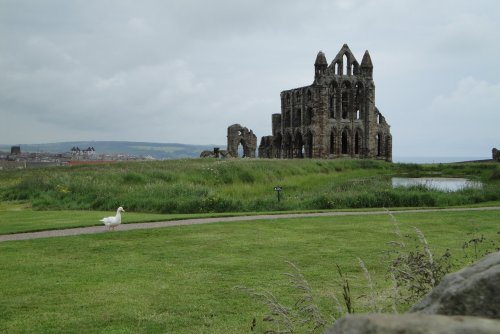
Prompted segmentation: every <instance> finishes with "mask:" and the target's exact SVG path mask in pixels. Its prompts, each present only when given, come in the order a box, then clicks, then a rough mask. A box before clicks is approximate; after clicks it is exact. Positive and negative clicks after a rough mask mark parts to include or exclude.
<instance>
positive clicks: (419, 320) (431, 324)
mask: <svg viewBox="0 0 500 334" xmlns="http://www.w3.org/2000/svg"><path fill="white" fill-rule="evenodd" d="M325 333H326V334H454V333H456V334H498V333H500V321H499V320H493V319H485V318H479V317H464V316H453V317H450V316H443V315H426V314H403V315H388V314H362V315H347V316H345V317H343V318H341V319H339V320H338V321H337V322H336V323H335V325H334V326H333V327H331V328H330V329H328V330H327V331H326V332H325Z"/></svg>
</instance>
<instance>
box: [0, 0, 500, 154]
mask: <svg viewBox="0 0 500 334" xmlns="http://www.w3.org/2000/svg"><path fill="white" fill-rule="evenodd" d="M0 7H1V8H2V11H0V50H2V51H1V52H0V73H2V75H0V114H1V116H2V119H12V120H16V121H17V122H24V123H23V124H29V125H30V126H31V127H34V129H33V131H30V133H29V134H26V133H23V135H22V136H20V135H19V134H16V133H21V131H17V132H16V131H14V130H13V129H9V131H2V132H1V133H0V142H4V143H19V142H47V141H61V140H73V139H82V140H88V139H93V140H99V139H115V140H118V139H120V140H123V139H126V140H140V141H146V140H153V141H161V142H172V141H176V142H185V143H203V142H209V143H214V144H224V143H225V134H226V128H227V126H228V125H230V124H232V123H241V124H243V125H245V126H247V127H250V128H252V129H253V130H254V132H255V133H256V134H257V135H258V136H263V135H267V134H269V133H270V132H271V125H270V123H271V114H272V113H276V112H279V111H280V101H279V93H280V92H281V91H282V90H285V89H289V88H293V87H299V86H303V85H308V84H310V83H311V82H312V79H313V62H314V59H315V56H316V53H317V52H318V51H319V50H323V51H325V53H326V55H327V59H328V60H329V61H331V60H332V59H333V57H334V56H335V55H336V53H337V52H338V50H339V49H340V47H341V46H342V44H343V43H348V44H349V46H350V47H351V49H352V50H353V51H354V53H355V56H356V57H357V58H358V60H360V59H361V57H362V55H363V52H364V50H365V49H369V50H370V54H371V55H372V60H373V62H374V66H375V69H374V75H375V84H376V85H377V105H378V107H379V108H380V109H381V111H382V113H383V114H384V115H385V116H386V118H387V120H388V121H389V123H390V124H391V125H392V130H393V134H394V151H395V152H394V155H395V156H397V155H402V154H404V155H426V154H427V153H428V151H429V150H428V149H424V146H423V145H424V144H425V145H432V149H433V150H434V153H433V154H436V155H439V154H446V153H448V152H450V149H451V148H450V146H453V145H454V143H457V142H458V140H459V139H460V140H461V138H462V137H460V136H461V135H460V134H457V131H453V129H451V127H450V129H449V130H444V133H442V132H440V131H439V130H438V129H439V127H437V126H435V127H432V126H431V127H427V124H428V123H429V122H431V121H430V120H432V119H436V120H438V121H439V122H442V120H443V118H442V117H444V116H442V114H440V113H445V112H446V113H456V114H460V113H462V112H467V109H469V108H470V107H469V106H471V105H472V103H475V102H474V101H475V100H476V99H481V101H483V102H484V103H481V104H480V106H481V107H480V108H479V109H478V110H475V113H476V114H477V115H480V119H484V120H488V122H489V123H494V122H496V124H498V119H497V118H496V116H495V115H492V114H491V108H493V107H492V106H493V105H494V104H493V102H491V101H492V100H493V101H495V99H493V98H492V96H493V95H494V94H497V90H496V87H497V86H498V84H499V81H498V77H497V74H498V72H499V67H498V66H499V65H497V61H496V57H497V55H498V53H499V46H498V45H497V44H498V43H494V41H496V40H498V39H499V37H500V36H498V35H499V34H500V28H499V22H500V14H499V8H500V6H499V5H497V4H496V3H495V2H489V1H485V0H483V1H477V2H474V3H470V2H467V1H452V0H446V1H440V2H431V1H424V2H422V1H416V0H408V1H396V0H376V1H375V0H367V1H362V0H356V1H345V0H339V1H330V0H319V1H315V2H314V3H311V2H308V1H300V0H297V1H284V0H280V1H264V0H258V1H230V0H214V1H210V2H204V1H196V0H187V1H170V0H167V1H160V0H156V1H154V0H149V1H141V2H137V1H132V0H125V1H123V0H120V1H119V0H111V1H83V0H74V1H63V0H59V1H56V0H53V1H51V0H46V1H34V0H33V1H31V0H24V1H23V0H18V1H6V0H0ZM495 73H496V74H495ZM467 78H468V79H467ZM467 80H469V81H467ZM467 82H468V83H469V86H468V87H469V91H468V93H467V94H466V93H463V94H462V95H461V96H462V97H461V98H458V96H457V95H456V94H458V93H457V92H460V87H462V86H461V85H464V84H466V83H467ZM479 92H482V94H479ZM488 101H489V102H488ZM447 117H449V116H447ZM431 123H432V122H431ZM467 124H468V122H467V120H463V121H462V120H461V118H460V120H459V121H458V124H457V129H463V127H465V126H467ZM431 125H432V124H431ZM35 128H36V129H35ZM422 128H426V129H431V128H432V129H433V131H434V132H433V133H429V131H430V130H427V131H426V132H427V133H428V135H427V136H426V137H427V138H433V141H434V142H431V144H427V143H428V142H430V141H426V140H425V138H422V137H421V136H420V137H417V136H418V134H419V132H421V131H422ZM477 128H478V130H477V131H478V133H481V135H478V136H477V137H478V138H484V139H483V141H484V142H486V141H488V143H486V144H485V145H489V146H492V145H497V146H498V144H496V143H494V140H497V141H498V140H499V138H498V137H496V132H493V130H492V129H491V127H490V126H489V125H487V124H483V123H482V122H478V123H477ZM55 129H58V130H55ZM460 131H462V130H460ZM409 134H414V135H412V136H409ZM444 134H446V136H444ZM441 135H443V137H446V138H452V140H451V141H450V142H445V140H444V139H443V140H440V141H439V140H437V139H436V138H440V136H441ZM453 138H455V139H456V140H453ZM436 141H437V142H438V143H436ZM415 142H422V143H423V144H422V145H414V143H415ZM474 145H475V146H474V147H467V149H465V146H466V145H465V144H461V147H462V148H463V149H464V152H463V154H464V155H469V154H472V153H474V152H476V151H477V150H478V149H477V147H478V145H479V143H476V144H474ZM454 149H457V150H458V151H460V148H454ZM485 154H488V152H485Z"/></svg>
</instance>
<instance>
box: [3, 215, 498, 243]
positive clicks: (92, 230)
mask: <svg viewBox="0 0 500 334" xmlns="http://www.w3.org/2000/svg"><path fill="white" fill-rule="evenodd" d="M494 210H500V207H498V206H495V207H484V208H450V209H416V210H397V211H380V210H379V211H336V212H316V213H290V214H276V215H256V216H237V217H219V218H196V219H183V220H171V221H162V222H154V223H134V224H122V225H120V226H118V227H117V228H116V231H131V230H143V229H148V228H163V227H171V226H182V225H196V224H209V223H220V222H241V221H251V220H264V219H284V218H304V217H331V216H366V215H383V214H386V213H387V212H390V213H391V214H394V215H397V214H399V213H424V212H463V211H494ZM106 232H109V231H108V230H107V229H106V228H105V227H104V226H90V227H78V228H69V229H64V230H51V231H41V232H28V233H16V234H5V235H0V242H3V241H13V240H29V239H39V238H51V237H65V236H70V235H81V234H96V233H106Z"/></svg>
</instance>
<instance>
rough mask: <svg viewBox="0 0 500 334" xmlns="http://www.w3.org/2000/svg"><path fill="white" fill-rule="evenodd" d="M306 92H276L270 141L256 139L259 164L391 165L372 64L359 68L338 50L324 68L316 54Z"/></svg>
mask: <svg viewBox="0 0 500 334" xmlns="http://www.w3.org/2000/svg"><path fill="white" fill-rule="evenodd" d="M314 71H315V73H314V82H313V83H312V85H310V86H306V87H300V88H294V89H290V90H285V91H283V92H281V113H280V114H273V115H272V136H265V137H262V139H261V142H260V146H259V157H261V158H323V159H328V158H342V157H351V158H362V159H381V160H387V161H391V160H392V136H391V133H390V126H389V124H388V123H387V122H386V120H385V118H384V117H383V116H382V114H381V113H380V111H379V110H378V109H377V108H376V106H375V84H374V82H373V64H372V61H371V58H370V54H369V53H368V51H366V52H365V54H364V56H363V59H362V61H361V65H360V64H359V63H358V61H357V60H356V58H355V57H354V55H353V54H352V52H351V50H350V49H349V47H348V46H347V44H344V46H343V47H342V49H341V50H340V51H339V53H338V54H337V56H336V57H335V58H334V59H333V61H332V62H331V64H330V65H328V62H327V60H326V57H325V54H324V53H323V52H322V51H320V52H319V53H318V55H317V57H316V62H315V63H314Z"/></svg>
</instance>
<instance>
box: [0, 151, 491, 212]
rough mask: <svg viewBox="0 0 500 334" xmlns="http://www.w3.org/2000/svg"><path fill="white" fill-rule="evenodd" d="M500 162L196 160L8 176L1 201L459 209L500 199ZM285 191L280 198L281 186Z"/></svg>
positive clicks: (203, 208)
mask: <svg viewBox="0 0 500 334" xmlns="http://www.w3.org/2000/svg"><path fill="white" fill-rule="evenodd" d="M499 170H500V168H499V165H498V164H452V165H412V164H391V163H387V162H382V161H370V160H251V159H243V160H242V159H232V160H216V159H189V160H171V161H156V162H133V163H130V162H129V163H117V164H109V165H94V166H92V165H86V166H75V167H58V168H48V169H39V170H19V171H2V172H0V198H1V199H3V200H22V201H28V202H30V203H31V204H32V206H33V208H35V209H39V210H48V209H93V210H113V209H115V208H116V207H117V206H120V205H122V206H124V207H126V208H128V209H129V210H133V211H141V212H156V213H205V212H235V211H240V212H241V211H243V212H248V211H277V210H297V209H300V210H318V209H344V208H361V207H367V208H375V207H403V206H404V207H418V206H453V205H465V204H474V203H481V202H486V201H496V200H500V187H498V185H499V183H500V181H499V178H498V177H497V175H499V174H500V172H499ZM401 175H408V176H423V175H440V176H465V177H471V178H473V179H475V180H480V181H482V182H483V183H484V187H483V188H482V189H465V190H462V191H458V192H455V193H446V192H441V191H437V190H429V189H427V188H425V187H413V188H410V189H408V188H396V189H393V188H392V186H391V183H390V178H391V176H401ZM277 185H279V186H281V187H282V189H283V192H282V197H281V201H279V202H278V201H277V197H276V193H275V192H274V186H277Z"/></svg>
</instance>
